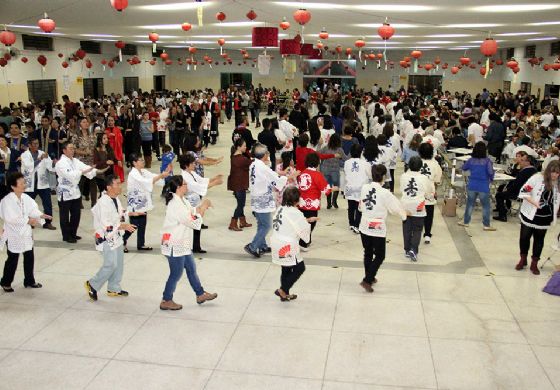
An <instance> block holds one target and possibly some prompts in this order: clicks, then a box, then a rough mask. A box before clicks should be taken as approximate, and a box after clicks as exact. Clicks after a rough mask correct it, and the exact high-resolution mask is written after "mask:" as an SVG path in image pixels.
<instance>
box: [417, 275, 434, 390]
mask: <svg viewBox="0 0 560 390" xmlns="http://www.w3.org/2000/svg"><path fill="white" fill-rule="evenodd" d="M416 287H417V288H418V291H419V292H420V281H419V280H418V273H416ZM420 306H421V308H422V318H423V319H424V327H425V328H426V334H427V335H428V348H429V349H430V359H432V370H433V374H434V379H435V381H436V388H438V389H439V379H438V375H437V370H436V362H435V359H434V351H433V349H432V341H431V340H430V330H429V328H428V321H427V320H426V311H425V309H424V302H423V301H422V299H420Z"/></svg>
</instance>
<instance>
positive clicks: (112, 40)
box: [93, 38, 117, 42]
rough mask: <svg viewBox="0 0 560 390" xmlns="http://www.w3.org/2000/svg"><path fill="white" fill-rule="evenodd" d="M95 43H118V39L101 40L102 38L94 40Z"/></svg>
mask: <svg viewBox="0 0 560 390" xmlns="http://www.w3.org/2000/svg"><path fill="white" fill-rule="evenodd" d="M93 40H94V41H95V42H116V41H117V40H116V39H101V38H96V39H93Z"/></svg>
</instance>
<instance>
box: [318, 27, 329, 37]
mask: <svg viewBox="0 0 560 390" xmlns="http://www.w3.org/2000/svg"><path fill="white" fill-rule="evenodd" d="M319 38H321V39H329V33H328V32H327V30H326V29H325V28H324V27H323V29H322V30H321V32H320V33H319Z"/></svg>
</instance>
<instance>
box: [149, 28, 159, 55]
mask: <svg viewBox="0 0 560 390" xmlns="http://www.w3.org/2000/svg"><path fill="white" fill-rule="evenodd" d="M148 39H149V40H150V41H151V42H152V52H154V51H156V43H157V41H159V35H158V34H157V33H155V32H151V33H149V34H148Z"/></svg>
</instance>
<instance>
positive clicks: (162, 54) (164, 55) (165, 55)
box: [159, 52, 169, 61]
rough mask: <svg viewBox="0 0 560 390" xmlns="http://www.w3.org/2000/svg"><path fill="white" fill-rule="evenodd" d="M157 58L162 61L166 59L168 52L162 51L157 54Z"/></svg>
mask: <svg viewBox="0 0 560 390" xmlns="http://www.w3.org/2000/svg"><path fill="white" fill-rule="evenodd" d="M159 58H161V59H162V60H163V61H166V60H167V59H168V58H169V54H167V53H166V52H163V53H161V54H160V55H159Z"/></svg>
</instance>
